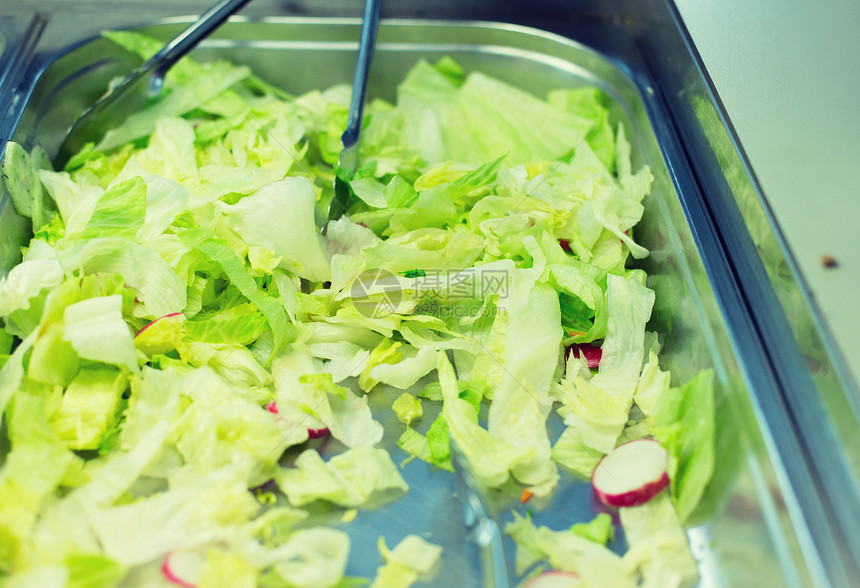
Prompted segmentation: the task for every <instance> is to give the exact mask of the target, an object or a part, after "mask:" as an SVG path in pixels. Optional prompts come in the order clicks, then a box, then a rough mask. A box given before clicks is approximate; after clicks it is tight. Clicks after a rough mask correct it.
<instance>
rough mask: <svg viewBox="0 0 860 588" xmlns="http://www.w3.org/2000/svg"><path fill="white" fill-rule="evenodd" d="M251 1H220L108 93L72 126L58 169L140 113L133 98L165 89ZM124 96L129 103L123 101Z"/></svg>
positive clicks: (112, 86) (57, 158) (146, 95)
mask: <svg viewBox="0 0 860 588" xmlns="http://www.w3.org/2000/svg"><path fill="white" fill-rule="evenodd" d="M250 1H251V0H220V1H219V2H218V3H216V4H215V5H213V6H212V7H211V8H210V9H209V10H207V11H206V12H204V13H203V14H202V15H201V16H200V18H198V19H197V20H196V21H194V23H193V24H192V25H191V26H189V27H188V28H186V29H185V30H184V31H182V32H181V33H179V36H177V37H176V38H175V39H173V40H172V41H170V42H168V43H167V44H166V45H165V46H164V47H162V48H161V50H159V51H158V53H156V54H155V55H153V56H152V57H151V58H149V59H148V60H147V61H146V62H145V63H143V64H142V65H140V66H138V67H136V68H135V69H134V70H132V72H131V73H130V74H128V75H127V76H125V77H124V78H123V79H122V80H120V81H119V83H117V84H112V85H111V87H110V88H109V89H108V91H107V92H105V94H104V95H103V96H102V97H101V98H99V99H98V100H96V101H95V102H94V103H93V104H92V105H90V107H89V108H87V109H86V110H85V111H84V112H83V114H81V116H79V117H78V118H77V120H75V122H74V123H73V124H72V127H71V128H70V129H69V132H68V134H67V135H66V138H65V140H64V141H63V144H62V145H60V149H59V151H58V152H57V157H56V159H55V162H54V163H55V165H56V166H57V167H58V168H59V169H62V167H63V166H65V164H66V162H67V161H68V160H69V158H70V157H71V156H72V155H74V154H75V153H77V152H78V151H80V149H81V148H82V147H83V146H84V144H85V143H86V142H87V141H92V140H94V139H95V138H96V137H99V138H100V137H101V136H102V135H103V134H104V131H105V130H106V129H108V128H110V126H112V125H115V124H118V123H119V122H122V121H123V120H125V118H126V117H127V116H128V115H129V114H132V113H133V112H135V111H136V110H138V109H139V108H140V107H141V102H140V101H139V100H131V99H130V98H131V96H142V97H144V98H151V97H153V96H157V95H158V94H159V93H160V92H161V90H162V88H163V86H164V76H165V75H166V74H167V71H168V70H169V69H170V68H171V67H172V66H173V64H175V63H176V62H177V61H179V59H180V58H181V57H183V56H184V55H185V54H187V53H188V52H189V51H191V50H192V49H194V47H196V46H197V45H198V43H200V41H202V40H203V39H205V38H206V37H207V36H208V35H209V34H210V33H212V31H214V30H215V29H216V28H218V27H219V26H220V25H221V24H222V23H223V22H224V21H225V20H227V18H229V17H230V15H231V14H233V13H234V12H236V11H237V10H239V9H240V8H242V7H243V6H244V5H245V4H247V3H248V2H250ZM135 90H136V91H135ZM124 96H125V97H126V99H125V100H123V99H121V98H122V97H124Z"/></svg>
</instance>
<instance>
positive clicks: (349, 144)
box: [323, 0, 382, 232]
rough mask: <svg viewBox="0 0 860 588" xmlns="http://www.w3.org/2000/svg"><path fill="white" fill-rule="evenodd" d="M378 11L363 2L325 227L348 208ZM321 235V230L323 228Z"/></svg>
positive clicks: (377, 5) (378, 4) (375, 3)
mask: <svg viewBox="0 0 860 588" xmlns="http://www.w3.org/2000/svg"><path fill="white" fill-rule="evenodd" d="M381 8H382V0H366V2H365V4H364V20H362V23H361V40H360V41H359V43H358V58H357V59H356V61H355V77H354V78H353V82H352V100H351V101H350V103H349V118H348V119H347V123H346V130H345V131H344V132H343V135H341V137H340V140H341V142H342V143H343V149H342V150H341V152H340V155H339V156H338V158H337V170H335V171H336V174H335V179H334V197H333V198H332V199H331V203H330V204H329V207H328V220H327V221H326V227H328V223H330V222H331V221H334V220H337V219H339V218H340V217H342V216H343V214H344V213H345V212H346V210H347V208H349V200H350V189H349V181H350V180H351V179H352V176H353V174H354V173H355V168H356V166H357V165H358V140H359V137H360V135H361V122H362V113H363V112H364V95H365V93H366V91H367V76H368V73H369V72H370V60H371V59H372V58H373V46H374V44H375V43H376V29H377V28H378V26H379V12H380V10H381ZM323 232H325V228H323Z"/></svg>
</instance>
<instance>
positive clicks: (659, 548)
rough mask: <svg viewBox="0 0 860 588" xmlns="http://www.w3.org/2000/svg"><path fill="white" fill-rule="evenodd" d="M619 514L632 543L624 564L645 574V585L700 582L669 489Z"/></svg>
mask: <svg viewBox="0 0 860 588" xmlns="http://www.w3.org/2000/svg"><path fill="white" fill-rule="evenodd" d="M619 516H620V518H621V525H622V526H623V527H624V536H625V537H626V538H627V543H628V545H629V546H630V547H629V549H628V551H627V553H625V554H624V565H625V566H626V567H627V569H629V570H631V571H634V570H638V571H639V572H640V573H641V574H642V578H643V583H642V586H643V588H657V587H658V586H660V587H666V588H690V587H691V586H695V585H697V584H698V582H699V570H698V566H697V564H696V560H695V559H693V555H692V553H691V552H690V547H689V544H688V542H687V534H686V533H685V532H684V528H683V527H682V526H681V522H680V520H679V519H678V513H677V512H676V511H675V508H674V506H673V504H672V501H671V499H670V498H669V496H668V494H667V493H666V492H661V493H660V494H658V495H657V496H655V497H654V498H652V499H651V500H649V501H648V502H646V503H645V504H643V505H641V506H634V507H629V508H621V509H619Z"/></svg>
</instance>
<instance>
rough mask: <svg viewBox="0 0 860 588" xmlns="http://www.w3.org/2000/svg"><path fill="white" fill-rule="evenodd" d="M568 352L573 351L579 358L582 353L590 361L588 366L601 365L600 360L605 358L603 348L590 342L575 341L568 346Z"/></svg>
mask: <svg viewBox="0 0 860 588" xmlns="http://www.w3.org/2000/svg"><path fill="white" fill-rule="evenodd" d="M567 350H568V353H573V356H574V357H575V358H577V359H579V357H580V354H581V355H582V357H584V358H585V361H587V362H588V367H590V368H596V367H600V360H601V359H602V358H603V350H602V349H601V348H600V347H595V346H594V345H589V344H588V343H574V344H573V345H571V346H570V347H568V348H567Z"/></svg>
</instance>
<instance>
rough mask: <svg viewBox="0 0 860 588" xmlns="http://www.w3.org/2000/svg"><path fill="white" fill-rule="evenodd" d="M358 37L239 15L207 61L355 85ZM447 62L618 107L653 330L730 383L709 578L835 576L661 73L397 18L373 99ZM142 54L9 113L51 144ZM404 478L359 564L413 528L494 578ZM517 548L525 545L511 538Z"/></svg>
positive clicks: (471, 26) (47, 89)
mask: <svg viewBox="0 0 860 588" xmlns="http://www.w3.org/2000/svg"><path fill="white" fill-rule="evenodd" d="M187 22H189V20H188V19H184V18H176V19H166V20H163V21H160V22H158V23H156V24H154V25H152V26H148V27H146V28H144V29H142V30H143V31H144V32H147V33H149V34H152V35H153V36H156V37H161V38H164V39H167V38H169V37H170V36H172V35H173V34H175V33H176V32H178V30H179V29H180V28H181V27H182V26H184V25H185V24H187ZM357 36H358V23H357V21H356V20H354V19H301V18H282V17H272V18H263V19H241V18H238V19H234V20H233V21H231V22H230V23H228V24H227V25H225V26H224V27H223V28H222V29H221V30H220V31H219V32H218V34H217V35H216V36H215V38H213V39H212V40H210V41H207V42H206V43H204V44H203V45H202V46H201V47H199V48H198V49H197V50H196V52H195V53H194V56H195V58H196V59H199V60H210V59H215V58H228V59H231V60H233V61H236V62H240V63H245V64H248V65H250V66H251V67H252V68H253V69H254V70H255V72H257V73H258V74H259V75H260V76H261V77H263V78H264V79H266V80H268V81H269V82H271V83H273V84H275V85H277V86H280V87H282V88H284V89H285V90H287V91H289V92H296V93H298V92H303V91H307V90H310V89H313V88H322V87H326V86H329V85H332V84H335V83H341V82H349V80H350V76H351V69H352V66H353V63H354V53H355V50H356V42H355V39H356V38H357ZM445 55H450V56H452V57H454V58H455V59H457V60H458V61H459V62H460V63H461V64H462V65H463V67H464V69H466V70H467V71H472V70H481V71H484V72H486V73H489V74H491V75H494V76H497V77H499V78H501V79H503V80H506V81H508V82H510V83H512V84H515V85H517V86H520V87H522V88H524V89H526V90H528V91H530V92H533V93H535V94H537V95H541V94H544V93H545V92H546V91H547V90H550V89H553V88H559V87H573V86H579V85H584V84H589V85H596V86H598V87H600V88H602V89H603V90H604V91H606V92H607V93H608V94H609V95H610V96H611V97H612V98H613V99H614V100H615V101H616V106H615V107H614V109H613V112H612V116H613V118H614V119H615V121H616V122H623V123H624V124H625V125H626V127H627V129H628V130H629V131H630V133H629V134H630V136H631V142H632V145H633V149H634V166H639V165H642V164H647V165H649V166H650V167H651V170H652V173H653V174H654V176H655V182H654V189H653V191H652V194H651V195H650V196H649V197H648V200H647V201H646V214H645V217H644V218H643V220H642V223H641V224H640V225H639V226H638V227H637V229H636V236H637V239H638V240H639V241H640V242H641V243H642V244H643V245H645V246H646V247H648V248H649V249H650V250H651V251H652V255H651V257H650V258H649V259H647V260H645V262H644V263H643V264H642V267H643V268H645V269H646V270H647V271H648V272H649V274H650V283H649V285H650V287H651V288H653V289H654V290H655V291H656V293H657V304H656V306H655V311H654V314H653V316H652V322H651V323H650V328H651V329H652V330H657V331H659V332H661V333H664V335H665V341H664V345H663V350H662V359H663V363H664V364H665V365H666V366H669V368H670V370H671V372H672V375H673V379H674V383H679V382H682V381H684V380H686V379H689V378H690V377H692V376H693V375H695V373H697V372H698V370H700V369H702V368H706V367H712V368H713V369H714V370H715V373H716V376H717V381H718V385H717V392H716V393H717V410H718V437H719V441H718V448H717V452H718V453H717V455H718V465H717V468H718V473H717V478H718V479H720V480H723V482H722V483H720V484H714V485H712V487H711V488H710V490H709V492H708V494H707V495H706V497H705V500H704V503H703V506H702V508H701V509H700V512H699V517H698V519H697V525H696V526H695V527H692V528H691V529H690V530H689V537H690V539H691V544H692V546H693V549H694V554H695V555H696V557H697V558H698V559H699V561H700V570H701V575H702V582H701V586H703V587H706V586H744V587H746V586H757V585H785V586H804V585H817V586H825V585H828V582H829V580H828V575H829V574H828V572H827V571H826V568H827V566H826V565H825V563H824V562H823V559H822V555H821V551H822V546H823V545H826V544H827V540H828V538H829V537H830V535H829V534H828V532H827V531H826V529H825V530H822V527H821V525H826V521H818V520H813V517H814V516H815V510H814V508H815V506H816V504H817V502H816V501H814V500H813V501H812V507H810V506H809V499H808V497H807V498H804V497H803V496H799V495H798V493H799V492H802V491H804V489H803V488H800V489H799V488H798V487H797V485H796V484H795V481H796V480H797V479H798V478H797V476H795V477H791V476H789V475H788V474H787V473H786V470H787V468H793V467H801V462H802V461H803V456H801V455H797V454H795V453H792V452H793V451H795V449H794V447H793V446H791V445H790V444H789V446H786V443H785V440H786V439H789V440H790V439H791V437H788V436H787V435H789V433H788V432H786V431H778V430H775V429H774V427H773V426H772V422H769V421H767V420H766V419H765V418H764V414H765V413H766V411H768V410H769V406H768V400H767V396H766V395H761V394H759V390H758V388H757V387H755V385H754V384H755V383H756V380H755V378H751V377H750V366H749V360H750V358H749V357H747V356H744V355H743V348H742V347H741V348H739V345H738V341H737V333H738V330H737V325H736V324H734V322H733V321H736V320H737V317H736V316H735V317H732V316H727V314H726V312H725V308H726V301H725V299H724V298H723V299H719V298H718V297H717V296H716V295H715V288H714V287H713V285H712V284H713V282H712V280H713V277H714V275H715V268H714V267H713V264H714V261H713V259H714V258H713V256H712V255H711V256H707V255H705V256H703V251H702V247H703V242H704V243H705V244H707V243H709V242H710V241H708V239H707V238H705V239H704V241H703V236H702V235H701V234H699V231H701V230H702V229H701V227H700V226H697V225H695V224H693V228H692V229H691V224H690V222H689V219H690V218H691V216H694V215H695V210H693V211H692V212H691V206H692V204H691V203H690V201H688V200H685V198H684V189H685V183H684V178H683V177H681V176H682V175H683V174H681V176H679V170H678V169H677V168H676V167H675V165H674V161H673V159H672V157H671V156H670V155H671V154H668V153H667V151H669V150H671V149H673V148H677V146H674V147H673V146H672V145H667V144H666V142H665V141H663V142H661V141H660V140H658V135H659V136H660V138H661V139H663V138H664V133H663V129H664V127H666V126H667V125H669V124H670V121H667V120H664V119H661V118H660V117H659V114H660V113H659V111H657V110H655V109H654V107H653V101H654V93H655V89H654V87H653V86H652V85H651V83H650V81H649V80H648V79H647V78H642V77H639V76H636V77H635V78H634V77H633V76H631V75H630V73H631V69H630V68H629V67H628V66H627V65H625V64H624V63H619V62H618V61H617V60H615V59H610V58H607V57H606V56H603V55H601V54H598V53H596V52H595V51H593V50H591V49H589V48H587V47H585V46H583V45H580V44H578V43H576V42H573V41H571V40H569V39H567V38H565V37H561V36H557V35H554V34H550V33H547V32H544V31H541V30H536V29H530V28H525V27H521V26H515V25H509V24H500V23H491V22H450V21H419V20H388V21H384V22H383V23H382V25H381V27H380V31H379V43H378V46H377V55H376V57H375V62H374V67H373V73H372V76H371V80H370V85H369V90H368V91H369V95H370V96H371V97H373V96H378V97H382V98H387V99H393V97H394V88H395V84H396V83H397V81H398V80H400V79H402V77H403V75H404V74H405V72H406V71H407V70H408V69H409V67H410V66H411V65H413V64H414V63H415V61H416V60H418V59H421V58H426V59H437V58H439V57H442V56H445ZM133 63H134V61H133V59H132V58H131V57H130V56H128V55H126V54H124V53H122V52H121V51H119V50H118V49H117V48H116V47H115V46H114V45H112V44H110V43H109V42H107V41H105V40H102V39H94V40H85V42H83V41H82V42H81V43H80V44H76V45H74V46H72V47H68V48H65V49H63V50H62V51H60V52H58V53H54V54H51V55H41V56H37V58H34V59H33V61H32V62H31V65H30V67H29V69H28V70H27V73H26V74H25V75H23V76H22V77H21V78H20V81H19V82H18V83H17V85H16V88H15V89H14V90H15V91H17V92H18V93H17V99H19V100H23V101H24V102H25V104H26V106H25V107H24V108H23V109H20V110H18V111H13V110H8V111H7V112H4V113H0V114H2V115H3V116H4V117H5V121H4V124H6V125H7V127H8V128H9V129H10V130H11V129H14V131H13V132H12V133H11V137H12V138H13V139H15V140H16V141H19V142H21V143H24V144H25V146H32V145H34V144H36V143H38V144H41V145H42V146H43V147H45V148H47V149H48V151H49V152H53V151H55V150H56V148H57V147H58V146H59V144H60V142H61V141H62V138H63V134H64V132H65V130H66V129H67V128H68V126H69V124H70V123H71V121H72V120H73V119H74V116H75V115H76V113H78V112H79V111H80V110H82V108H83V107H85V106H86V105H87V104H89V103H91V102H92V101H93V100H94V99H95V98H96V97H97V96H98V95H99V94H100V93H101V92H102V91H103V89H104V88H105V86H106V84H107V82H108V80H109V79H110V78H112V77H114V76H116V75H119V74H122V73H125V72H127V71H128V70H129V69H130V67H131V66H132V65H133ZM0 96H2V94H0ZM0 105H3V102H2V101H0ZM10 113H11V114H10ZM667 162H668V164H667ZM679 178H680V179H679ZM0 236H2V243H3V244H4V245H3V248H2V258H0V261H2V262H3V264H4V267H3V268H0V269H2V270H3V273H5V271H8V267H9V264H10V263H13V262H14V257H15V253H16V248H17V247H19V246H20V245H21V244H23V243H24V242H25V239H26V232H25V229H24V225H23V224H22V223H21V222H20V219H18V218H17V215H15V213H14V211H13V210H12V206H11V203H10V202H9V199H8V197H4V199H3V201H2V203H0ZM705 237H709V236H707V235H705ZM710 238H713V236H712V235H711V236H710ZM716 270H717V273H719V271H724V270H725V268H720V267H717V268H716ZM753 369H754V368H753ZM751 384H752V385H751ZM383 396H384V392H383V393H379V392H375V393H374V394H373V395H371V397H370V400H371V404H372V405H373V404H374V403H376V404H377V406H383V405H384V402H385V399H384V397H383ZM556 424H558V423H556ZM398 435H399V432H398V431H396V430H394V427H388V431H387V434H386V436H385V438H384V440H383V445H384V446H385V447H386V448H388V449H389V450H390V451H391V452H392V456H393V458H394V460H395V462H396V463H399V462H400V461H402V460H403V459H405V457H406V456H405V455H404V454H403V453H402V452H401V451H400V450H399V449H398V448H397V447H396V440H397V437H398ZM403 475H404V477H405V479H406V481H407V483H409V485H410V487H411V488H412V490H411V491H410V492H409V494H408V495H407V496H406V497H405V498H403V499H401V500H399V501H397V502H395V503H393V504H391V505H389V506H387V507H385V508H384V509H381V510H378V511H373V512H367V513H360V514H359V516H358V517H357V518H356V520H355V521H353V522H352V523H350V524H348V525H345V526H344V528H345V529H346V530H347V531H348V532H349V533H350V535H351V536H352V539H353V542H352V545H353V547H352V553H351V557H350V564H349V567H348V570H347V573H348V574H355V575H362V576H370V577H372V576H373V574H374V571H375V568H376V566H377V565H378V564H379V557H378V552H377V548H376V539H377V537H378V536H379V535H380V534H382V535H384V536H385V539H386V541H387V542H388V544H389V545H391V544H393V543H396V542H397V541H398V540H399V539H400V538H402V537H403V536H404V535H405V534H407V533H410V532H411V533H417V534H420V535H422V536H424V537H425V538H427V539H429V540H431V541H433V542H436V543H438V544H441V545H442V546H443V547H444V548H445V555H444V566H443V568H442V569H441V571H440V572H439V574H438V575H437V576H436V577H435V579H434V580H433V582H432V585H434V586H480V585H481V577H480V569H481V567H480V562H479V554H478V550H477V547H476V546H474V544H472V543H471V542H470V541H468V539H467V537H466V534H465V531H464V529H463V524H462V518H461V512H460V505H459V503H458V501H457V500H456V499H455V497H454V491H455V485H454V479H453V477H452V476H451V475H450V474H448V473H447V472H441V471H438V470H434V469H433V468H431V467H430V466H428V465H426V464H424V463H423V462H418V461H413V462H411V463H409V464H408V465H407V466H406V467H405V468H404V469H403ZM800 475H801V476H802V474H800ZM511 498H512V497H510V496H505V495H501V496H497V499H498V500H499V501H500V504H503V505H508V504H511V503H512V502H515V501H512V500H511ZM802 507H803V508H802ZM534 514H535V520H536V522H538V523H540V524H546V525H548V526H550V527H552V528H554V529H561V528H564V527H566V526H569V525H570V524H573V523H575V522H581V521H584V520H589V519H590V518H592V517H593V516H594V515H595V514H596V510H595V506H594V503H593V500H592V491H591V487H590V485H589V484H586V483H583V482H579V481H576V480H574V479H573V478H572V477H569V476H568V477H565V478H563V485H562V488H561V490H560V491H559V492H558V493H557V494H556V495H555V497H554V498H553V500H552V502H551V503H550V504H549V505H547V506H546V507H545V508H543V509H542V510H540V511H537V510H536V509H535V512H534ZM623 541H624V540H623V536H619V537H617V538H616V540H615V542H614V544H613V545H612V547H614V548H615V549H618V550H623V547H624V543H623ZM508 548H509V549H513V545H512V544H511V543H510V542H509V543H508Z"/></svg>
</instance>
